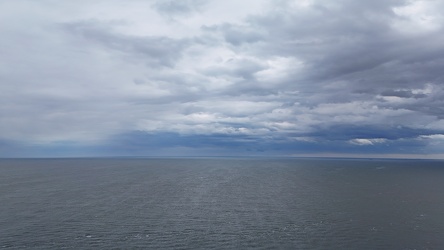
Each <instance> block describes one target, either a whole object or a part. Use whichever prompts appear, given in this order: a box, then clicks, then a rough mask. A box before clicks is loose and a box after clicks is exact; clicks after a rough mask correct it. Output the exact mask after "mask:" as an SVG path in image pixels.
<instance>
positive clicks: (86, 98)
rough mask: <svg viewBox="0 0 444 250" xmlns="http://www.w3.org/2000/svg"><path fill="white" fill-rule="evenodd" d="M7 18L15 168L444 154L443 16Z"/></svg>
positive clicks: (137, 7) (47, 7) (3, 45)
mask: <svg viewBox="0 0 444 250" xmlns="http://www.w3.org/2000/svg"><path fill="white" fill-rule="evenodd" d="M0 5H1V6H0V32H2V39H1V40H0V53H1V54H2V58H1V59H0V66H1V67H0V139H1V140H3V141H4V142H5V143H4V144H2V145H3V146H1V148H2V150H3V151H4V152H8V153H6V154H9V153H11V152H12V150H7V149H8V148H9V149H12V148H15V149H17V150H18V151H20V150H22V151H23V152H31V153H32V154H33V155H38V154H50V152H52V151H54V152H56V151H57V150H56V148H57V147H59V148H64V150H60V151H57V152H58V153H57V154H68V155H69V154H70V152H73V154H74V153H75V154H83V153H85V152H86V151H87V150H86V149H88V150H90V152H95V153H96V154H109V155H112V154H119V155H122V154H132V153H131V152H132V151H131V150H133V151H134V152H137V154H141V155H143V154H155V153H154V152H157V153H159V154H166V152H168V149H174V150H173V151H170V152H175V153H176V154H181V153H180V152H183V154H186V153H192V152H194V153H195V154H198V152H199V150H200V151H201V152H202V154H217V150H218V149H220V150H221V152H223V154H230V152H231V153H233V154H238V153H239V154H240V152H242V153H244V154H253V152H255V153H258V152H262V153H264V154H265V153H267V152H268V153H269V154H279V155H281V154H286V155H292V154H297V153H304V154H305V153H325V154H327V153H329V154H330V153H338V154H339V153H341V154H348V153H350V154H353V153H355V154H363V153H364V154H365V153H369V154H370V153H375V154H376V153H378V154H379V153H384V152H386V153H393V154H395V153H396V154H409V153H415V152H424V153H427V152H433V153H435V154H440V153H443V150H444V147H443V146H442V144H440V143H439V140H440V135H441V134H444V131H443V129H442V128H443V126H444V121H443V118H444V109H443V108H442V107H444V103H443V102H444V101H443V100H444V88H443V81H444V75H443V72H442V68H443V65H444V53H443V51H444V45H443V44H444V43H443V40H444V36H443V34H444V33H443V32H442V31H443V26H442V20H443V15H442V14H441V13H440V12H439V10H440V9H442V7H444V6H443V5H442V3H440V2H439V1H404V0H388V1H387V0H376V1H371V2H370V1H369V2H356V1H350V0H339V1H335V2H325V1H317V0H309V1H290V0H279V1H278V0H276V1H250V0H248V1H242V2H239V1H234V0H230V1H222V2H221V1H201V0H190V1H188V0H187V1H154V0H153V1H121V0H110V1H99V2H97V3H90V2H85V1H80V2H75V3H74V2H68V1H58V2H54V1H49V0H43V1H39V2H31V1H20V2H2V3H1V4H0ZM6 142H8V143H6ZM68 142H69V143H68ZM148 142H149V143H148ZM54 145H58V146H54ZM156 145H157V146H158V147H159V148H162V150H163V151H162V152H161V151H156V150H155V148H156ZM39 152H40V153H39ZM185 152H186V153H185ZM31 153H29V154H31ZM11 154H12V153H11ZM134 154H135V153H134Z"/></svg>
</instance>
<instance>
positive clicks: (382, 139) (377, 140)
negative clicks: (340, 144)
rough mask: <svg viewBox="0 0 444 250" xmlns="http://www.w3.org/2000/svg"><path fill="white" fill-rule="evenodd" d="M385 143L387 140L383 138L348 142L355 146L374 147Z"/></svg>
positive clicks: (359, 139) (358, 139)
mask: <svg viewBox="0 0 444 250" xmlns="http://www.w3.org/2000/svg"><path fill="white" fill-rule="evenodd" d="M386 141H387V139H384V138H372V139H362V138H357V139H352V140H350V141H349V142H350V143H352V144H356V145H375V144H377V143H384V142H386Z"/></svg>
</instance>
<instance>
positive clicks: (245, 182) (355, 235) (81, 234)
mask: <svg viewBox="0 0 444 250" xmlns="http://www.w3.org/2000/svg"><path fill="white" fill-rule="evenodd" d="M0 248H4V249H137V248H139V249H210V248H216V249H248V248H254V249H444V162H440V161H394V160H386V161H375V160H373V161H372V160H309V159H27V160H23V159H22V160H0Z"/></svg>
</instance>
